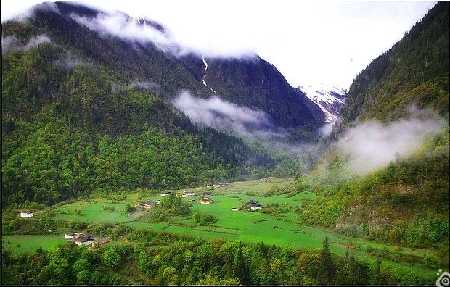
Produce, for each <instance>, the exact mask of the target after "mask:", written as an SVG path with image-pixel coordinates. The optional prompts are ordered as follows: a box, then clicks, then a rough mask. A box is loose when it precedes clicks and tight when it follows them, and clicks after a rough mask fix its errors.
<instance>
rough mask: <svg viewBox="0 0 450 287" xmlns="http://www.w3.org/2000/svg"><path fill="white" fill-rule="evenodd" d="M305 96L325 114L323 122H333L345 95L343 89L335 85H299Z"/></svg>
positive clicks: (342, 104) (338, 113) (345, 92)
mask: <svg viewBox="0 0 450 287" xmlns="http://www.w3.org/2000/svg"><path fill="white" fill-rule="evenodd" d="M298 89H299V90H300V91H303V92H304V93H305V94H306V96H307V97H308V98H309V99H310V100H311V101H313V102H314V103H316V104H317V106H319V107H320V109H321V110H322V111H323V112H324V114H325V122H327V123H334V122H335V121H336V120H337V118H338V116H339V115H340V112H341V109H342V107H343V106H344V103H345V99H346V97H347V91H346V90H345V89H342V88H339V87H335V86H325V85H323V84H322V85H320V86H300V87H298Z"/></svg>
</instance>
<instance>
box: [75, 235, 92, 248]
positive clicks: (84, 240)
mask: <svg viewBox="0 0 450 287" xmlns="http://www.w3.org/2000/svg"><path fill="white" fill-rule="evenodd" d="M93 243H94V238H93V237H92V236H91V235H88V236H80V237H78V238H76V239H75V244H76V245H78V246H80V245H86V246H89V245H91V244H93Z"/></svg>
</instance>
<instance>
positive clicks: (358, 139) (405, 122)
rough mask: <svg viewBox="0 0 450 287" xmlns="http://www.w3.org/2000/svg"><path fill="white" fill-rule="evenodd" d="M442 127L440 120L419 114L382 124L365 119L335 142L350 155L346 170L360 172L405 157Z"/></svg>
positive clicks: (373, 169)
mask: <svg viewBox="0 0 450 287" xmlns="http://www.w3.org/2000/svg"><path fill="white" fill-rule="evenodd" d="M443 126H444V125H443V121H442V120H436V119H430V118H420V117H412V118H405V119H401V120H399V121H396V122H392V123H390V124H386V125H384V124H382V123H380V122H378V121H369V122H365V123H362V124H360V125H358V126H356V127H354V128H352V129H350V130H349V131H348V132H347V133H346V134H345V136H344V137H343V138H342V139H341V140H339V142H338V144H337V145H338V148H339V149H340V150H341V151H342V152H343V153H345V154H347V155H349V156H350V162H349V170H350V171H352V172H353V173H355V174H360V175H363V174H367V173H370V172H372V171H375V170H377V169H380V168H383V167H386V166H387V165H388V164H389V163H390V162H392V161H395V160H396V159H403V158H407V157H408V156H410V155H411V154H412V153H413V152H415V151H417V150H418V149H419V148H420V147H421V145H422V144H423V143H424V140H425V139H426V137H427V136H430V135H434V134H436V133H437V132H438V131H439V130H440V129H441V128H442V127H443Z"/></svg>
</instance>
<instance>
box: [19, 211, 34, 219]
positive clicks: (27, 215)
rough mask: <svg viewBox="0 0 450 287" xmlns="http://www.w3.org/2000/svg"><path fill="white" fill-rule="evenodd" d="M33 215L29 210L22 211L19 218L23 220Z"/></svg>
mask: <svg viewBox="0 0 450 287" xmlns="http://www.w3.org/2000/svg"><path fill="white" fill-rule="evenodd" d="M33 216H34V213H33V211H31V210H24V211H21V212H20V217H22V218H24V217H33Z"/></svg>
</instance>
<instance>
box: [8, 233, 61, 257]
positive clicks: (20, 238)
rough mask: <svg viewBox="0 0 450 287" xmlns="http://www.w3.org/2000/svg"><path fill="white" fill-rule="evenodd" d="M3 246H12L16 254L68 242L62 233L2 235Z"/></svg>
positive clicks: (45, 248)
mask: <svg viewBox="0 0 450 287" xmlns="http://www.w3.org/2000/svg"><path fill="white" fill-rule="evenodd" d="M2 240H3V246H4V247H5V248H11V250H12V252H13V253H14V254H20V253H24V252H28V251H34V250H37V249H39V248H42V249H44V250H47V249H49V248H50V247H52V246H56V245H58V244H63V243H65V242H66V239H64V237H63V236H61V235H45V236H44V235H11V236H2Z"/></svg>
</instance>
